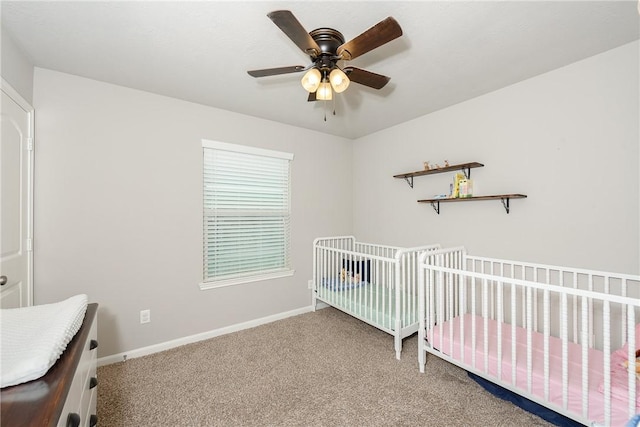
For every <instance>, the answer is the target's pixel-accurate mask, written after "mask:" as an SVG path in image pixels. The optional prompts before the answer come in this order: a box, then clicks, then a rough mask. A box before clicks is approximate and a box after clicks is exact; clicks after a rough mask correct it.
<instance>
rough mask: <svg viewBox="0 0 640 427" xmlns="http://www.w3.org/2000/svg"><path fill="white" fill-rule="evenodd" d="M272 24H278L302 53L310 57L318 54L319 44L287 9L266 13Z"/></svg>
mask: <svg viewBox="0 0 640 427" xmlns="http://www.w3.org/2000/svg"><path fill="white" fill-rule="evenodd" d="M267 16H268V17H269V18H271V20H272V21H273V23H274V24H276V25H277V26H278V28H280V29H281V30H282V32H284V33H285V34H286V35H287V37H289V38H290V39H291V40H292V41H293V42H294V43H295V44H296V46H298V47H299V48H300V49H301V50H302V51H303V52H304V53H306V54H307V55H310V56H312V57H314V58H315V57H316V56H318V55H319V54H320V46H318V43H316V41H315V40H314V39H313V38H312V37H311V36H310V35H309V33H308V32H307V30H305V29H304V27H303V26H302V24H301V23H300V21H298V20H297V19H296V17H295V16H293V13H291V11H289V10H276V11H274V12H271V13H269V14H267Z"/></svg>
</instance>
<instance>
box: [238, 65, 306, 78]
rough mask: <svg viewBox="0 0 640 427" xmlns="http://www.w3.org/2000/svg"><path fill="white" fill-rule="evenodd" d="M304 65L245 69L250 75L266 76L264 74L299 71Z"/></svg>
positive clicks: (271, 74) (274, 74)
mask: <svg viewBox="0 0 640 427" xmlns="http://www.w3.org/2000/svg"><path fill="white" fill-rule="evenodd" d="M305 68H306V67H303V66H302V65H292V66H290V67H278V68H265V69H263V70H251V71H247V73H249V75H250V76H252V77H266V76H276V75H278V74H289V73H299V72H300V71H304V70H305Z"/></svg>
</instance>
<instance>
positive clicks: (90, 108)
mask: <svg viewBox="0 0 640 427" xmlns="http://www.w3.org/2000/svg"><path fill="white" fill-rule="evenodd" d="M34 107H35V109H36V112H37V120H36V138H37V139H36V162H35V163H36V170H35V230H36V231H35V233H36V240H35V252H34V256H35V289H34V292H35V303H36V304H42V303H48V302H53V301H59V300H61V299H63V298H66V297H68V296H71V295H73V294H76V293H87V294H88V295H89V299H90V301H93V302H98V303H99V304H100V310H99V315H98V321H99V331H98V335H99V336H100V348H99V350H100V357H104V356H108V355H112V354H117V353H120V352H125V351H130V350H132V349H138V348H142V347H145V346H149V345H153V344H157V343H162V342H165V341H169V340H173V339H177V338H180V337H184V336H189V335H193V334H197V333H201V332H206V331H210V330H215V329H219V328H222V327H225V326H229V325H234V324H238V323H241V322H246V321H250V320H253V319H258V318H262V317H265V316H269V315H273V314H278V313H281V312H286V311H289V310H294V309H297V308H301V307H307V306H309V304H310V302H311V300H310V291H309V290H308V289H307V280H308V279H310V278H311V269H312V265H311V260H312V257H311V253H312V252H311V251H312V242H313V239H314V238H315V237H318V236H322V235H332V234H347V233H349V232H350V231H351V228H352V224H351V218H352V214H351V209H350V202H351V186H350V183H351V181H352V175H351V167H350V165H351V152H352V147H351V141H348V140H345V139H342V138H338V137H334V136H329V135H324V134H320V133H317V132H312V131H308V130H304V129H300V128H295V127H291V126H287V125H282V124H279V123H275V122H269V121H265V120H261V119H256V118H252V117H248V116H242V115H239V114H235V113H231V112H228V111H223V110H218V109H214V108H210V107H205V106H201V105H196V104H192V103H188V102H183V101H179V100H176V99H172V98H167V97H162V96H158V95H153V94H150V93H145V92H141V91H136V90H131V89H127V88H124V87H119V86H115V85H110V84H106V83H101V82H97V81H93V80H88V79H84V78H80V77H75V76H72V75H68V74H63V73H59V72H54V71H50V70H46V69H40V68H36V70H35V84H34ZM203 138H204V139H210V140H218V141H224V142H229V143H236V144H245V145H252V146H258V147H263V148H268V149H274V150H279V151H287V152H291V153H294V155H295V158H294V160H293V163H292V248H293V266H294V268H295V270H296V272H295V275H294V276H293V277H289V278H284V279H278V280H270V281H263V282H257V283H250V284H246V285H240V286H233V287H226V288H220V289H215V290H207V291H201V290H199V287H198V283H199V281H200V280H201V277H202V274H201V270H202V249H201V248H202V236H201V234H202V233H201V227H202V202H201V191H202V190H201V187H202V184H201V182H202V180H201V173H202V165H201V162H202V154H201V150H202V149H201V139H203ZM335 206H341V209H335ZM142 309H151V320H152V321H151V323H149V324H144V325H141V324H140V323H139V311H140V310H142Z"/></svg>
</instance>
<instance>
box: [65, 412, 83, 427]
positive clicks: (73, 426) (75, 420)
mask: <svg viewBox="0 0 640 427" xmlns="http://www.w3.org/2000/svg"><path fill="white" fill-rule="evenodd" d="M79 426H80V415H78V414H76V413H75V412H72V413H70V414H69V416H68V417H67V427H79Z"/></svg>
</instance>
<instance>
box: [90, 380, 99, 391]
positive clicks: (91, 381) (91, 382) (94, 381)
mask: <svg viewBox="0 0 640 427" xmlns="http://www.w3.org/2000/svg"><path fill="white" fill-rule="evenodd" d="M97 385H98V379H97V378H96V377H91V379H90V380H89V390H91V389H92V388H94V387H95V386H97Z"/></svg>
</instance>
